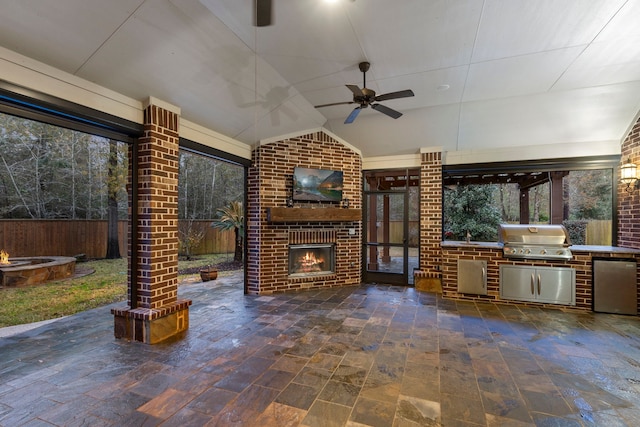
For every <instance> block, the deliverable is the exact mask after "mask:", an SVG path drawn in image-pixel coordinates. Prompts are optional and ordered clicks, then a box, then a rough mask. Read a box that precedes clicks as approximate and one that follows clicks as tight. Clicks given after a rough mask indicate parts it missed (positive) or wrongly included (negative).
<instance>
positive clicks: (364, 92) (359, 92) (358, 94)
mask: <svg viewBox="0 0 640 427" xmlns="http://www.w3.org/2000/svg"><path fill="white" fill-rule="evenodd" d="M370 65H371V64H369V63H368V62H361V63H360V64H358V67H359V68H360V71H362V77H363V80H364V82H363V85H362V89H360V88H359V87H358V86H356V85H346V86H347V87H348V88H349V90H351V92H353V101H346V102H334V103H332V104H322V105H316V106H315V107H316V108H322V107H330V106H332V105H344V104H360V106H359V107H356V108H354V109H353V111H352V112H351V114H349V117H347V119H346V120H345V121H344V123H345V124H349V123H353V121H354V120H355V119H356V117H358V114H360V111H362V109H364V108H367V107H368V106H371V108H373V109H374V110H376V111H379V112H381V113H382V114H386V115H387V116H389V117H391V118H393V119H397V118H398V117H400V116H402V113H401V112H399V111H396V110H394V109H391V108H389V107H386V106H384V105H382V104H374V102H379V101H388V100H390V99H397V98H408V97H410V96H414V94H413V91H412V90H411V89H407V90H401V91H398V92H391V93H385V94H382V95H378V96H376V92H375V91H373V90H371V89H368V88H367V71H369V66H370Z"/></svg>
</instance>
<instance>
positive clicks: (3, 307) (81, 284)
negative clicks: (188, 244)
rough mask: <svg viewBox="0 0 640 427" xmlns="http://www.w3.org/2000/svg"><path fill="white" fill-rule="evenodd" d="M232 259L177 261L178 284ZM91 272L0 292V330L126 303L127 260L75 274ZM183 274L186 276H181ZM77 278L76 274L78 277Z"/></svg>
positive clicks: (85, 266)
mask: <svg viewBox="0 0 640 427" xmlns="http://www.w3.org/2000/svg"><path fill="white" fill-rule="evenodd" d="M231 259H233V255H227V254H223V255H198V256H197V258H196V259H194V260H191V261H183V260H180V261H178V270H179V274H180V275H179V281H182V280H185V279H188V278H189V276H193V275H194V274H197V273H194V272H196V271H197V270H198V268H199V267H202V266H205V265H220V264H224V265H228V264H229V261H230V260H231ZM89 269H90V270H95V272H93V273H91V274H89V275H85V276H82V277H75V278H71V279H65V280H60V281H54V282H48V283H45V284H42V285H37V286H28V287H17V288H0V327H6V326H14V325H22V324H25V323H32V322H39V321H42V320H49V319H55V318H58V317H62V316H68V315H70V314H74V313H79V312H81V311H85V310H89V309H92V308H96V307H100V306H103V305H106V304H111V303H114V302H118V301H126V299H127V259H126V258H123V259H117V260H106V259H105V260H96V261H89V262H86V263H80V264H77V266H76V273H81V272H82V271H86V270H89ZM182 273H186V274H182ZM78 275H79V274H76V276H78Z"/></svg>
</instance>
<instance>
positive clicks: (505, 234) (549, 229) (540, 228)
mask: <svg viewBox="0 0 640 427" xmlns="http://www.w3.org/2000/svg"><path fill="white" fill-rule="evenodd" d="M498 238H499V241H500V243H503V244H504V245H512V246H518V245H545V246H558V247H565V246H570V245H571V242H570V241H569V233H568V232H567V229H566V228H565V227H564V226H563V225H560V224H545V225H531V224H500V228H499V230H498Z"/></svg>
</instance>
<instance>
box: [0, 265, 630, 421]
mask: <svg viewBox="0 0 640 427" xmlns="http://www.w3.org/2000/svg"><path fill="white" fill-rule="evenodd" d="M180 295H181V297H186V298H191V299H192V300H193V306H192V308H191V311H190V315H191V316H190V317H191V327H190V329H189V331H188V332H187V334H186V336H185V337H183V338H182V339H180V340H176V341H174V342H170V343H162V344H159V345H155V346H148V345H145V344H140V343H130V342H126V341H119V340H115V339H114V338H113V318H112V316H111V314H110V313H109V309H110V307H104V308H100V309H96V310H91V311H88V312H85V313H82V314H78V315H74V316H70V317H67V318H64V319H61V320H59V321H56V322H53V323H49V324H46V325H43V326H40V327H38V328H36V329H32V330H30V331H24V332H20V333H18V334H16V335H11V336H6V337H3V338H0V425H2V426H21V425H24V426H52V425H55V426H156V425H162V426H278V427H280V426H299V425H300V426H311V427H320V426H322V427H325V426H353V427H357V426H360V427H362V426H376V427H377V426H398V427H404V426H438V425H442V426H526V425H537V426H638V425H640V369H639V368H640V319H639V318H637V317H629V316H619V315H612V314H600V313H597V314H596V313H582V312H571V311H569V312H564V311H560V310H548V309H538V308H527V307H518V306H516V305H506V304H505V305H496V304H491V303H481V304H479V303H474V302H456V301H450V300H444V299H442V298H440V296H439V295H436V294H429V293H421V292H418V291H415V289H413V288H410V287H399V286H386V285H362V286H355V287H354V286H351V287H345V288H341V289H330V290H315V291H305V292H298V293H292V294H285V295H277V296H259V297H256V296H245V295H243V293H242V277H241V275H240V274H235V275H231V276H226V277H221V278H219V279H218V280H216V281H214V282H207V283H203V284H196V283H192V284H185V285H183V286H181V287H180Z"/></svg>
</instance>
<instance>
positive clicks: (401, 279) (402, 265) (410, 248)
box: [363, 169, 420, 285]
mask: <svg viewBox="0 0 640 427" xmlns="http://www.w3.org/2000/svg"><path fill="white" fill-rule="evenodd" d="M364 179H365V182H364V189H365V191H364V206H363V207H364V224H363V226H364V236H365V238H364V241H363V255H364V256H363V263H364V265H363V271H364V281H365V282H368V283H371V282H377V283H389V284H403V285H412V284H413V269H414V268H418V258H419V229H420V226H419V218H420V215H419V202H420V200H419V199H420V194H419V188H420V187H419V181H420V171H419V169H411V170H407V169H402V170H390V171H369V172H365V173H364Z"/></svg>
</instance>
